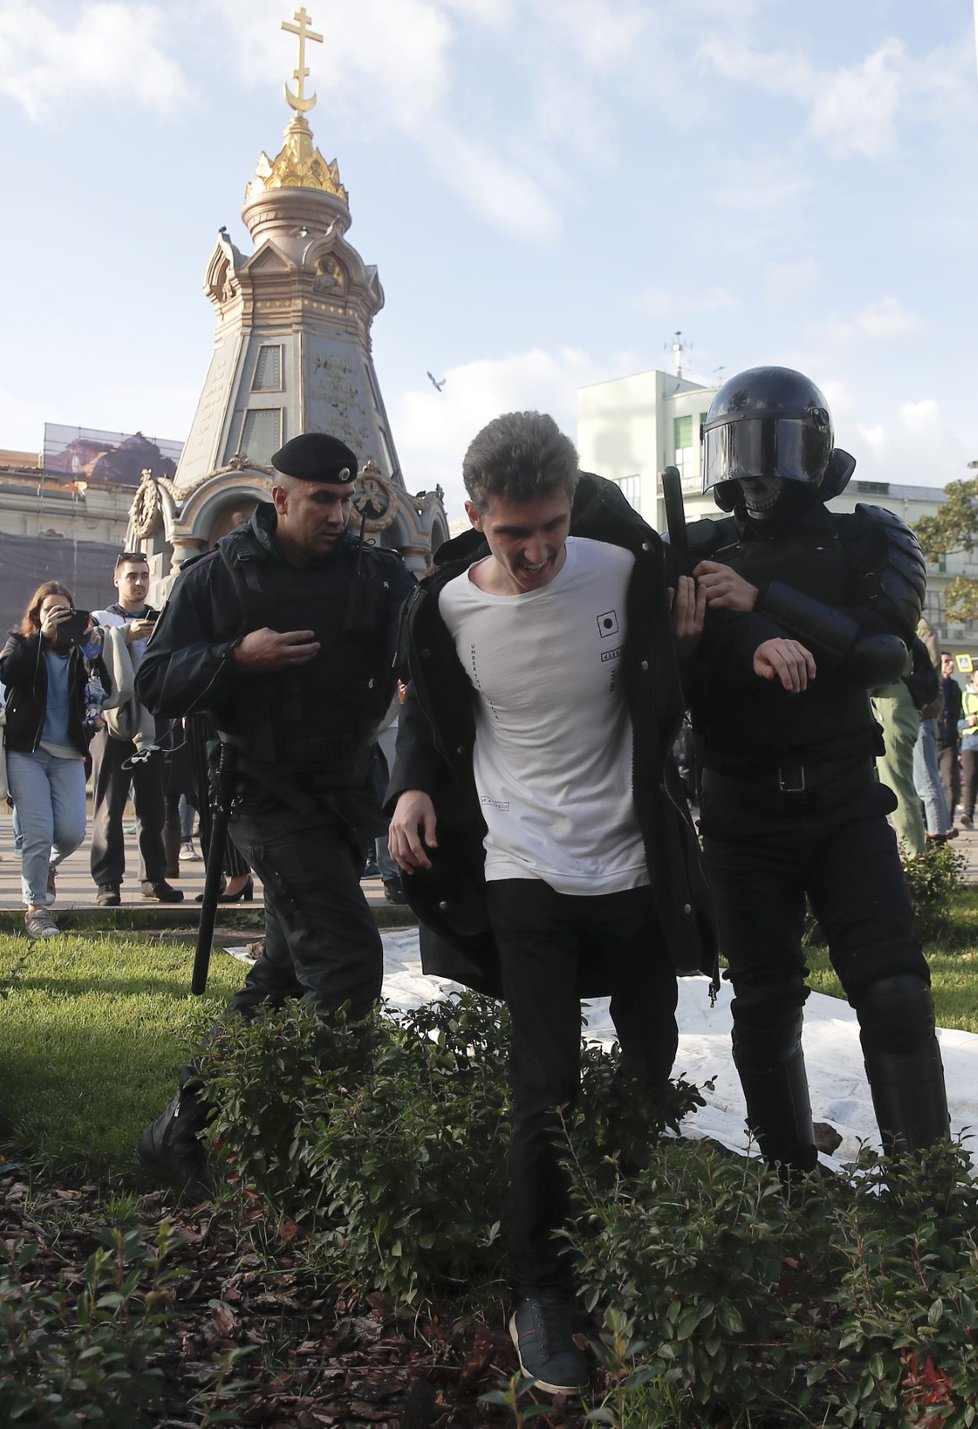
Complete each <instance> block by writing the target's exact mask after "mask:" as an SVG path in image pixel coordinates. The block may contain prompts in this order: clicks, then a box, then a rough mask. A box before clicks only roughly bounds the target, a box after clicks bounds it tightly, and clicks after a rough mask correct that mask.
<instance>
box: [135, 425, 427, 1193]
mask: <svg viewBox="0 0 978 1429" xmlns="http://www.w3.org/2000/svg"><path fill="white" fill-rule="evenodd" d="M272 465H273V467H274V468H275V472H276V475H275V478H274V482H273V485H272V490H271V501H268V502H260V503H259V504H258V506H257V508H256V510H255V512H254V515H253V516H252V518H251V520H250V522H248V523H247V524H246V525H243V526H239V527H238V528H237V529H236V530H234V531H232V532H230V533H229V534H228V535H227V536H224V537H222V539H221V540H220V541H219V542H218V543H217V546H216V548H215V549H214V550H212V551H208V552H207V553H206V554H204V555H202V556H201V557H199V558H197V559H196V560H194V561H193V562H192V563H191V564H190V565H189V566H187V567H185V568H184V570H183V571H182V573H181V575H180V577H179V579H178V580H177V582H176V584H175V586H174V588H173V592H172V594H171V596H170V599H169V601H168V602H167V605H166V607H165V609H164V611H163V613H162V615H161V616H160V619H159V621H158V623H157V626H156V629H155V631H154V633H153V638H152V640H151V641H150V643H149V645H148V646H147V649H146V654H145V657H144V659H143V662H142V664H141V666H140V670H139V684H138V694H139V698H140V700H142V701H143V703H144V704H146V705H147V706H148V707H149V708H150V709H151V710H152V711H153V712H154V713H156V714H158V715H161V716H167V717H172V718H179V717H182V716H186V715H189V714H191V713H194V712H197V711H205V712H206V713H207V714H208V715H209V716H210V718H211V720H212V721H213V723H214V724H215V725H216V727H217V729H218V730H219V731H220V736H221V739H222V740H223V741H225V742H227V743H230V744H232V745H233V746H234V748H235V751H236V757H237V774H238V785H237V791H236V797H235V801H234V807H233V809H232V815H231V824H230V831H231V836H232V838H233V840H234V843H235V844H236V846H237V848H238V849H239V851H240V852H241V854H242V855H243V857H244V858H245V860H246V861H247V863H248V864H249V865H250V866H251V867H252V868H253V869H254V870H255V871H256V873H257V874H258V876H259V877H260V878H261V881H262V884H263V886H264V890H265V924H266V932H265V950H264V952H263V953H262V955H261V957H259V959H258V961H257V962H256V963H255V965H254V966H253V967H252V969H251V971H250V972H249V973H248V976H247V978H246V979H245V983H244V986H243V987H242V988H241V990H240V991H239V992H238V993H237V994H236V996H235V997H234V999H233V1000H232V1003H231V1008H232V1010H234V1011H236V1012H239V1013H241V1014H243V1015H244V1016H248V1015H249V1014H251V1013H252V1012H253V1011H254V1010H255V1009H256V1008H257V1007H258V1006H259V1005H260V1004H262V1003H264V1002H271V1003H273V1004H275V1005H278V1004H280V1003H282V1002H284V1001H285V999H286V998H289V997H305V998H306V999H307V1000H308V1001H309V1002H311V1003H312V1004H313V1005H314V1006H315V1007H316V1008H317V1009H319V1010H320V1011H321V1012H322V1013H324V1014H327V1015H328V1014H330V1013H333V1012H335V1011H336V1010H337V1009H339V1008H340V1007H343V1006H345V1007H346V1009H347V1014H348V1015H349V1016H352V1017H360V1016H363V1015H364V1014H365V1013H366V1012H367V1011H368V1010H369V1008H370V1007H371V1006H372V1004H373V1003H374V1002H375V1001H376V999H377V997H378V996H379V994H380V989H381V981H382V971H383V960H382V951H381V943H380V937H379V934H378V932H377V927H376V924H375V922H374V919H373V916H372V914H371V912H370V910H369V908H368V906H367V903H366V900H365V899H364V896H363V893H362V891H361V888H360V871H361V869H362V867H363V861H364V849H363V848H362V847H361V846H360V837H361V836H363V835H367V836H369V835H372V834H378V833H380V832H382V831H383V830H384V828H385V827H386V824H385V820H384V818H383V816H382V815H381V814H380V811H379V796H380V795H381V794H382V787H378V782H377V781H378V770H377V766H376V762H375V761H376V756H375V752H374V749H375V732H376V728H377V725H378V724H379V722H380V720H381V719H382V717H383V715H384V713H385V711H386V710H387V707H388V705H389V703H390V700H391V696H392V694H393V692H394V670H393V659H394V653H395V648H396V642H397V629H398V620H399V614H400V608H401V605H402V603H403V601H404V599H405V597H406V596H407V594H408V593H409V592H410V590H411V589H412V588H413V587H414V578H413V576H411V575H410V573H409V572H408V571H407V570H406V569H405V567H404V566H403V564H402V562H401V559H400V557H399V556H398V555H397V554H396V553H395V552H393V551H390V550H385V549H381V548H379V547H375V546H367V545H364V544H363V541H362V539H361V538H358V537H357V535H355V534H354V533H352V532H351V531H350V530H349V529H348V527H349V522H350V513H351V510H352V505H353V494H354V485H355V481H356V476H357V458H356V456H355V455H354V453H353V452H352V451H351V450H350V448H349V447H348V446H346V445H345V444H344V443H343V442H341V441H338V440H337V439H336V438H335V437H331V436H328V435H326V434H325V433H322V432H307V433H304V434H303V435H301V436H297V437H294V438H293V439H292V440H291V441H289V442H287V443H286V444H285V446H283V447H282V449H281V450H280V451H278V452H276V453H275V455H274V456H273V457H272ZM196 1084H197V1083H196V1075H195V1069H194V1066H193V1064H191V1065H190V1066H189V1067H188V1068H186V1069H185V1071H184V1073H183V1075H182V1077H181V1088H180V1091H179V1092H178V1094H177V1096H176V1097H175V1098H174V1099H173V1101H172V1102H171V1103H170V1105H169V1106H168V1107H167V1109H166V1111H165V1112H163V1114H162V1115H161V1116H160V1117H158V1118H157V1119H156V1121H155V1122H153V1124H152V1125H151V1126H150V1127H148V1128H147V1129H146V1130H145V1131H144V1132H143V1134H142V1136H141V1138H140V1141H139V1145H138V1148H137V1155H138V1158H139V1160H140V1163H141V1164H142V1165H143V1167H144V1168H145V1169H146V1170H147V1171H149V1172H151V1173H152V1174H153V1175H155V1176H158V1177H160V1178H162V1179H164V1180H167V1181H169V1182H170V1183H171V1184H172V1185H174V1186H175V1187H176V1188H177V1189H178V1190H179V1191H181V1192H182V1193H183V1194H184V1195H185V1196H187V1197H188V1198H189V1197H193V1198H198V1197H200V1196H202V1195H204V1194H206V1191H207V1186H208V1178H207V1168H206V1164H205V1161H204V1156H203V1151H202V1148H201V1146H200V1141H199V1133H200V1131H201V1129H202V1127H203V1125H204V1122H205V1120H206V1117H205V1113H204V1109H203V1107H202V1106H201V1104H200V1102H199V1100H198V1098H197V1096H196V1094H195V1087H196Z"/></svg>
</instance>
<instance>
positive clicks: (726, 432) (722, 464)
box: [703, 417, 823, 491]
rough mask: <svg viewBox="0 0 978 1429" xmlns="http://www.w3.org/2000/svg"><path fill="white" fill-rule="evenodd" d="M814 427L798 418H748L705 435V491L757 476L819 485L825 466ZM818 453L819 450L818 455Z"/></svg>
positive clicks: (726, 424) (722, 426)
mask: <svg viewBox="0 0 978 1429" xmlns="http://www.w3.org/2000/svg"><path fill="white" fill-rule="evenodd" d="M813 435H814V434H813V432H812V429H811V423H810V422H805V421H803V420H802V419H801V418H798V417H745V418H743V419H742V420H741V421H732V422H722V423H718V424H717V425H716V426H715V427H711V428H708V430H707V431H706V432H705V433H704V434H703V490H704V491H709V490H710V489H711V488H712V487H714V486H716V485H717V484H718V483H719V482H721V481H737V480H739V479H741V478H746V479H749V478H750V477H754V476H782V477H784V479H785V480H786V481H804V482H807V483H809V484H810V485H817V484H818V482H819V480H820V479H821V476H822V472H821V471H819V472H818V475H817V476H813V475H812V470H813V468H817V467H818V466H819V465H820V464H823V453H822V450H821V445H820V443H819V441H818V438H817V437H815V440H814V441H813ZM816 449H818V450H817V451H816Z"/></svg>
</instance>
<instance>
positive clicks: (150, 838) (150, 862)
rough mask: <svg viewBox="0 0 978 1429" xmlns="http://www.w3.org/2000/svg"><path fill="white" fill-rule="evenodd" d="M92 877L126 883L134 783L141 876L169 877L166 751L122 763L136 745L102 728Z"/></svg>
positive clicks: (95, 753) (95, 772)
mask: <svg viewBox="0 0 978 1429" xmlns="http://www.w3.org/2000/svg"><path fill="white" fill-rule="evenodd" d="M91 752H92V783H93V785H94V790H95V793H94V813H93V817H92V863H91V868H92V878H93V879H94V880H95V882H96V883H97V884H102V883H121V882H122V877H123V874H124V873H125V871H126V844H125V835H124V834H123V832H122V820H123V816H124V814H125V808H126V800H127V799H128V798H129V788H130V785H131V786H132V801H133V805H134V807H135V810H136V827H137V829H138V830H139V864H140V868H139V876H140V878H142V879H148V880H149V881H150V882H151V883H159V882H160V881H161V880H162V879H164V878H165V877H166V852H165V850H164V847H163V823H164V820H165V818H166V802H165V798H164V784H165V780H166V766H165V764H164V762H163V755H162V754H161V753H158V754H152V755H150V757H149V759H147V760H145V761H144V762H138V763H137V764H135V765H134V766H133V768H132V769H123V767H122V766H123V763H124V762H125V761H126V760H127V759H131V758H132V756H133V754H134V753H135V752H136V746H135V745H134V744H131V743H130V742H129V740H122V739H113V738H112V737H111V736H110V735H109V732H108V730H101V731H100V732H99V733H98V734H96V736H95V738H94V739H93V740H92V746H91Z"/></svg>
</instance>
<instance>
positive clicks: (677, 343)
mask: <svg viewBox="0 0 978 1429" xmlns="http://www.w3.org/2000/svg"><path fill="white" fill-rule="evenodd" d="M663 347H665V349H666V350H667V351H668V350H670V349H671V350H672V355H673V358H674V360H675V363H676V376H677V377H682V375H683V356H684V355H685V353H687V352H692V350H693V344H692V343H691V342H684V341H683V335H682V332H680V331H678V330H677V331H676V332H674V333H673V335H672V342H666V343H663Z"/></svg>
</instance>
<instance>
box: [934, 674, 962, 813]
mask: <svg viewBox="0 0 978 1429" xmlns="http://www.w3.org/2000/svg"><path fill="white" fill-rule="evenodd" d="M941 681H942V684H943V686H944V705H943V708H942V710H941V715H940V718H939V719H938V721H937V764H938V768H939V769H940V771H941V788H942V789H943V790H944V801H945V803H946V804H947V812H948V817H949V818H950V820H951V822H952V823H953V822H954V811H955V809H956V808H957V806H958V800H959V799H960V798H961V769H960V767H959V765H958V754H959V751H960V747H961V735H960V733H959V731H958V721H959V720H960V718H961V686H960V685H959V684H958V682H957V680H956V679H955V678H954V656H953V655H952V654H951V652H950V650H942V651H941Z"/></svg>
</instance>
